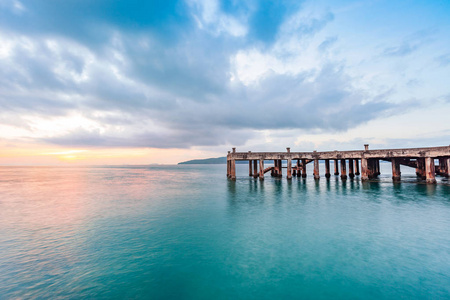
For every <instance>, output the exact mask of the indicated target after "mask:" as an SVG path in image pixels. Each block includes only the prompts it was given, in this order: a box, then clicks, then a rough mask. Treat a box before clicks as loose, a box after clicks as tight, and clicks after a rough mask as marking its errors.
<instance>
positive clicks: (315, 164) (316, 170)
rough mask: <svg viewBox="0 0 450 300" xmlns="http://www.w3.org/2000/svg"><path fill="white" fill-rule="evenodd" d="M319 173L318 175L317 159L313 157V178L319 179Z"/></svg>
mask: <svg viewBox="0 0 450 300" xmlns="http://www.w3.org/2000/svg"><path fill="white" fill-rule="evenodd" d="M319 178H320V175H319V160H318V159H315V160H314V179H319Z"/></svg>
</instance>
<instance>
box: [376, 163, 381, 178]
mask: <svg viewBox="0 0 450 300" xmlns="http://www.w3.org/2000/svg"><path fill="white" fill-rule="evenodd" d="M375 162H376V168H377V172H376V176H377V177H378V175H380V174H381V169H380V160H379V159H376V160H375Z"/></svg>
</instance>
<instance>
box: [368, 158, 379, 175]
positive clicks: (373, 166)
mask: <svg viewBox="0 0 450 300" xmlns="http://www.w3.org/2000/svg"><path fill="white" fill-rule="evenodd" d="M367 175H368V176H369V178H370V179H373V178H376V177H377V162H376V159H374V158H369V159H368V160H367Z"/></svg>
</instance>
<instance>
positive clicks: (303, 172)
mask: <svg viewBox="0 0 450 300" xmlns="http://www.w3.org/2000/svg"><path fill="white" fill-rule="evenodd" d="M302 178H306V159H302Z"/></svg>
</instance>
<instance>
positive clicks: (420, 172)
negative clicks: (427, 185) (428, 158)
mask: <svg viewBox="0 0 450 300" xmlns="http://www.w3.org/2000/svg"><path fill="white" fill-rule="evenodd" d="M416 175H417V177H420V178H421V179H426V178H427V176H426V172H425V158H418V159H417V168H416Z"/></svg>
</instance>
